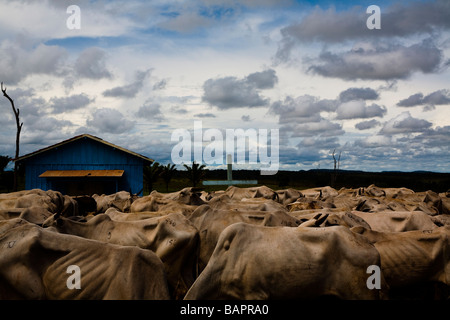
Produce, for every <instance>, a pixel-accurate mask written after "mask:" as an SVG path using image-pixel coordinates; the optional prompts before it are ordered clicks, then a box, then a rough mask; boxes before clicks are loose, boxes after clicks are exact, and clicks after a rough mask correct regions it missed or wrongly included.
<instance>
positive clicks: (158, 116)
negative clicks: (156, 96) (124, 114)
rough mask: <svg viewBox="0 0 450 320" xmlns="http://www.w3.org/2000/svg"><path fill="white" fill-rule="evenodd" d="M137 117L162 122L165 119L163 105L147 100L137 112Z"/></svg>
mask: <svg viewBox="0 0 450 320" xmlns="http://www.w3.org/2000/svg"><path fill="white" fill-rule="evenodd" d="M135 115H136V117H138V118H143V119H146V120H152V121H156V122H161V121H164V120H165V117H164V114H163V113H162V112H161V105H160V104H157V103H152V102H150V101H146V102H145V103H144V104H143V105H142V106H141V107H140V108H139V110H138V112H136V114H135Z"/></svg>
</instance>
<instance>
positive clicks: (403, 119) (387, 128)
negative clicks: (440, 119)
mask: <svg viewBox="0 0 450 320" xmlns="http://www.w3.org/2000/svg"><path fill="white" fill-rule="evenodd" d="M431 126H432V123H431V122H428V121H426V120H423V119H417V118H414V117H412V116H411V114H410V113H409V112H408V111H406V112H403V113H401V114H400V115H398V116H397V117H395V118H393V119H391V120H389V121H387V122H386V123H385V124H384V126H383V128H382V129H381V130H380V134H385V135H391V134H399V133H411V132H423V131H424V130H426V129H429V128H430V127H431Z"/></svg>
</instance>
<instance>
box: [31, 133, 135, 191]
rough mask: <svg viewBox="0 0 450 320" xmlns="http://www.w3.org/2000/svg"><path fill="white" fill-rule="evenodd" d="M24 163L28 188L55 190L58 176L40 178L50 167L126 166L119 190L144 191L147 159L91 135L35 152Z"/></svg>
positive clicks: (89, 168) (101, 167)
mask: <svg viewBox="0 0 450 320" xmlns="http://www.w3.org/2000/svg"><path fill="white" fill-rule="evenodd" d="M24 164H25V188H26V189H36V188H37V189H42V190H50V189H53V190H55V188H54V184H53V182H54V181H55V179H47V178H39V175H41V174H42V173H44V172H45V171H47V170H124V171H125V172H124V175H123V176H122V177H121V178H120V179H119V180H118V189H119V191H121V190H124V191H129V192H131V193H140V194H139V195H142V188H143V174H142V170H143V166H144V160H143V159H141V158H139V157H136V156H134V155H132V154H129V153H126V152H124V151H122V150H118V149H116V148H113V147H111V146H108V145H106V144H103V143H100V142H97V141H95V140H92V139H89V138H82V139H79V140H75V141H72V142H70V143H67V144H65V145H62V146H59V147H56V148H53V149H50V150H48V151H46V152H43V153H40V154H36V155H34V156H32V157H30V158H28V159H25V160H24ZM110 181H111V183H114V184H115V183H116V182H115V180H110ZM106 183H107V182H106Z"/></svg>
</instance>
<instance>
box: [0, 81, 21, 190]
mask: <svg viewBox="0 0 450 320" xmlns="http://www.w3.org/2000/svg"><path fill="white" fill-rule="evenodd" d="M1 90H2V92H3V96H5V97H6V98H7V99H8V100H9V102H10V103H11V108H12V110H13V112H14V116H15V118H16V126H17V132H16V154H15V157H14V159H13V160H15V159H17V158H18V157H19V147H20V132H21V131H22V126H23V122H20V118H19V116H20V110H19V109H16V107H15V106H14V100H13V99H11V97H10V96H9V95H8V94H7V93H6V87H4V88H3V82H1ZM14 191H17V163H16V162H15V161H14Z"/></svg>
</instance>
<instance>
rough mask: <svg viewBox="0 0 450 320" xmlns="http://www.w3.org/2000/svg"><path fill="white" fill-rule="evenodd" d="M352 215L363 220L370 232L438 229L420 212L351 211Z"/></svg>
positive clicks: (429, 218) (431, 220)
mask: <svg viewBox="0 0 450 320" xmlns="http://www.w3.org/2000/svg"><path fill="white" fill-rule="evenodd" d="M352 213H353V214H354V215H356V216H358V217H360V218H362V219H364V221H366V222H367V223H368V224H369V226H370V228H371V229H372V230H375V231H381V232H401V231H411V230H431V229H434V228H437V227H438V226H437V225H436V224H435V223H434V222H433V219H431V217H430V216H429V215H427V214H426V213H424V212H421V211H381V212H361V211H352Z"/></svg>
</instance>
